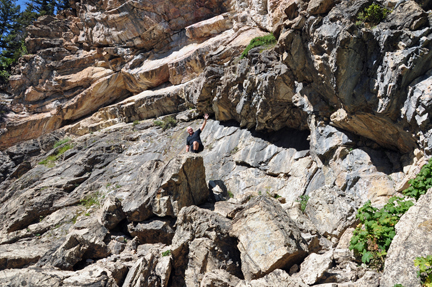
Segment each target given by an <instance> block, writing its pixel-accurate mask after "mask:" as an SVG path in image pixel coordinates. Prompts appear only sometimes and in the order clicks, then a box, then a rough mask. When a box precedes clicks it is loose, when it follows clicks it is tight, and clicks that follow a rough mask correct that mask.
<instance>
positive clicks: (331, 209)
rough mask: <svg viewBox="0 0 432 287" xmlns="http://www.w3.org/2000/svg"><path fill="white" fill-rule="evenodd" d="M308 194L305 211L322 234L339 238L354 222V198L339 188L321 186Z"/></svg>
mask: <svg viewBox="0 0 432 287" xmlns="http://www.w3.org/2000/svg"><path fill="white" fill-rule="evenodd" d="M309 196H310V199H309V200H308V202H307V205H306V210H305V212H306V214H307V215H308V217H309V218H310V220H311V221H312V222H313V223H314V225H315V226H316V228H317V229H318V231H319V233H321V234H322V235H324V236H326V237H327V236H331V237H336V238H339V237H340V236H341V235H342V233H343V232H344V231H345V229H347V228H348V227H350V226H352V225H353V224H354V223H355V222H356V220H357V219H356V218H355V203H354V200H353V199H352V198H351V197H350V196H346V195H345V194H344V193H343V192H342V191H341V190H337V189H331V188H326V187H322V188H320V189H317V190H314V191H312V192H311V193H310V194H309ZM305 283H307V282H305ZM307 284H309V283H307Z"/></svg>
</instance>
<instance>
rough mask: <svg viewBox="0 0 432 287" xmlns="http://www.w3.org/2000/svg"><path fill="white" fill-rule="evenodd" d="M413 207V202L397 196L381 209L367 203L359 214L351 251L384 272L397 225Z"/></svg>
mask: <svg viewBox="0 0 432 287" xmlns="http://www.w3.org/2000/svg"><path fill="white" fill-rule="evenodd" d="M413 205H414V203H412V201H409V200H406V199H404V198H399V197H395V196H393V197H391V198H390V199H389V201H388V203H387V204H386V205H385V206H384V207H383V208H381V209H377V208H375V207H373V206H372V205H371V202H370V201H368V202H366V203H365V204H364V205H363V206H362V207H361V208H360V209H359V210H358V212H357V218H358V219H359V221H360V224H359V225H358V226H357V227H356V229H355V230H354V232H353V237H352V238H351V241H350V246H349V249H350V250H354V253H355V254H356V255H357V256H361V261H362V262H363V263H365V264H369V265H370V266H371V267H374V268H376V269H377V270H382V269H383V267H384V259H385V256H386V255H387V250H388V248H389V247H390V244H391V242H392V240H393V237H394V236H395V235H396V231H395V225H396V223H398V222H399V219H400V218H401V216H402V215H403V214H404V213H405V212H406V211H407V210H408V209H409V208H410V207H411V206H413Z"/></svg>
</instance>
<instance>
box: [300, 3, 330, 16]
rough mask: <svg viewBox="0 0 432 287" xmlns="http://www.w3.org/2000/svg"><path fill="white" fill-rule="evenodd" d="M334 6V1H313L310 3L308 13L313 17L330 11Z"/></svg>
mask: <svg viewBox="0 0 432 287" xmlns="http://www.w3.org/2000/svg"><path fill="white" fill-rule="evenodd" d="M333 5H334V1H333V0H312V1H310V2H309V5H308V9H307V11H308V12H309V13H310V14H312V15H314V14H323V13H327V12H328V11H330V9H331V8H332V6H333Z"/></svg>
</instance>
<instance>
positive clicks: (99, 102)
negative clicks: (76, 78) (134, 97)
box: [61, 74, 129, 120]
mask: <svg viewBox="0 0 432 287" xmlns="http://www.w3.org/2000/svg"><path fill="white" fill-rule="evenodd" d="M128 95H129V93H127V92H125V88H124V80H123V76H122V75H121V74H112V75H109V76H106V77H103V78H101V79H99V80H98V81H96V82H95V83H94V84H92V85H91V86H90V87H89V88H88V89H87V90H85V91H84V92H82V93H81V94H79V95H78V96H76V97H74V98H73V99H72V100H71V101H69V102H68V103H67V104H66V105H64V106H63V107H62V108H61V113H62V117H63V119H64V120H74V119H78V118H80V117H82V116H84V115H87V114H88V113H90V112H94V111H96V110H97V109H98V108H100V107H101V106H104V105H106V104H107V103H111V102H113V101H115V100H118V99H121V98H125V97H127V96H128Z"/></svg>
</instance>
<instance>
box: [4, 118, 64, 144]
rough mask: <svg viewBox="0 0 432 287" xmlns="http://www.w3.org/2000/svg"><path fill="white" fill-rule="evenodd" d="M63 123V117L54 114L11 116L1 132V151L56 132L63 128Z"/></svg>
mask: <svg viewBox="0 0 432 287" xmlns="http://www.w3.org/2000/svg"><path fill="white" fill-rule="evenodd" d="M61 122H62V119H61V117H59V116H58V115H55V114H54V115H53V114H52V113H43V114H35V115H30V116H28V117H19V116H10V117H9V118H8V120H7V122H6V124H5V125H4V127H3V129H2V130H0V149H5V148H7V147H9V146H12V145H14V144H16V143H19V142H22V141H25V140H29V139H33V138H37V137H39V136H41V135H43V134H45V133H49V132H51V131H54V130H56V129H58V128H59V127H60V126H61Z"/></svg>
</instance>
